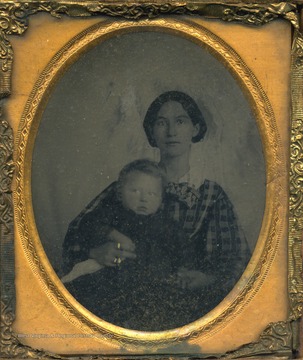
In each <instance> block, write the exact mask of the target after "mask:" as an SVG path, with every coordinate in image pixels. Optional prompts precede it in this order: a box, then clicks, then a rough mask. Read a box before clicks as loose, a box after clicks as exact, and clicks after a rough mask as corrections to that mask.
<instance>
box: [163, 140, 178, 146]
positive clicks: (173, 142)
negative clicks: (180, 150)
mask: <svg viewBox="0 0 303 360" xmlns="http://www.w3.org/2000/svg"><path fill="white" fill-rule="evenodd" d="M165 144H166V145H168V146H174V145H179V144H180V141H166V142H165Z"/></svg>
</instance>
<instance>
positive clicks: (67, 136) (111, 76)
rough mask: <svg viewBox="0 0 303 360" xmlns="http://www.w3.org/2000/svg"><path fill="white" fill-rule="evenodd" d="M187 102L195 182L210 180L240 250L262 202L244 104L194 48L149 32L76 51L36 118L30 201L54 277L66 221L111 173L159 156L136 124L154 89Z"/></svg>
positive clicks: (228, 79) (252, 234)
mask: <svg viewBox="0 0 303 360" xmlns="http://www.w3.org/2000/svg"><path fill="white" fill-rule="evenodd" d="M169 90H180V91H183V92H186V93H187V94H189V95H190V96H192V97H193V98H194V99H195V100H196V101H197V103H198V105H199V107H200V108H201V110H202V112H203V113H204V116H205V118H206V121H207V124H208V132H207V134H206V137H205V139H204V141H203V142H201V143H198V144H195V145H193V147H192V158H191V167H192V169H195V175H196V176H197V178H198V179H201V182H203V179H205V178H208V179H210V180H215V181H216V182H218V183H219V184H220V185H221V186H222V187H223V188H224V190H225V191H226V193H227V194H228V196H229V198H230V199H231V201H232V203H233V204H234V206H235V211H236V213H237V215H238V218H239V224H240V225H241V227H242V229H243V231H244V233H245V235H246V237H247V240H248V242H249V245H250V247H251V248H253V247H254V246H255V244H256V241H257V238H258V234H259V230H260V226H261V221H262V217H263V212H264V204H265V165H264V159H263V154H262V146H261V142H260V136H259V133H258V130H257V126H256V122H255V119H254V117H253V115H252V111H251V106H250V104H249V103H248V102H247V100H246V98H245V97H244V95H243V93H242V91H241V89H240V87H239V85H238V84H237V82H236V81H235V79H234V78H233V77H232V76H231V74H230V73H229V71H228V70H227V69H226V68H225V67H224V65H223V64H221V63H220V62H219V61H218V60H217V59H216V58H214V57H213V56H212V55H211V54H209V53H208V52H207V50H205V49H204V48H202V47H200V46H198V45H196V44H194V43H192V42H190V41H189V40H186V39H183V38H180V37H177V36H173V35H168V34H164V33H159V32H138V33H132V34H125V35H120V36H118V37H115V38H112V39H109V40H107V41H105V42H103V43H101V44H99V45H97V46H96V47H95V48H93V49H92V50H90V51H89V52H88V53H85V54H83V55H82V56H81V57H80V59H79V60H78V61H77V62H76V63H74V64H73V65H72V66H71V67H70V68H69V70H68V71H67V72H66V73H65V74H64V76H63V77H62V79H61V80H60V81H59V82H58V84H57V86H56V87H55V89H54V91H53V93H52V94H51V97H50V100H49V102H48V104H47V107H46V109H45V111H44V114H43V116H42V120H41V124H40V127H39V132H38V135H37V139H36V143H35V147H34V152H33V163H32V196H33V207H34V213H35V220H36V224H37V228H38V232H39V235H40V239H41V242H42V244H43V246H44V249H45V251H46V254H47V255H48V257H49V260H50V262H51V264H52V265H53V267H54V268H55V270H56V271H58V272H59V271H60V267H61V261H62V259H61V250H62V242H63V239H64V236H65V233H66V230H67V227H68V224H69V223H70V221H71V220H72V219H73V218H74V217H75V216H76V215H77V214H78V213H79V212H80V211H81V210H82V209H83V208H84V207H85V205H86V204H87V203H88V202H89V201H90V200H91V199H93V198H94V197H95V196H96V195H97V194H98V193H100V191H101V190H102V189H104V188H105V187H106V186H107V185H109V184H110V183H111V182H112V181H114V180H115V179H116V178H117V175H118V173H119V171H120V170H121V168H122V167H123V166H124V165H125V164H126V163H128V162H130V161H132V160H134V159H137V158H151V159H153V160H156V161H157V160H159V154H158V150H157V149H152V148H151V147H150V146H149V144H148V142H147V140H146V137H145V133H144V131H143V127H142V122H143V119H144V116H145V113H146V110H147V108H148V106H149V105H150V103H151V102H152V101H153V100H154V99H155V98H156V97H157V96H158V95H159V94H161V93H162V92H164V91H169Z"/></svg>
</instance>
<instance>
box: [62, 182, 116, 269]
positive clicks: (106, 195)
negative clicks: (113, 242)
mask: <svg viewBox="0 0 303 360" xmlns="http://www.w3.org/2000/svg"><path fill="white" fill-rule="evenodd" d="M115 197H116V183H113V184H111V185H110V186H109V187H108V188H106V189H105V190H104V191H102V193H100V194H99V195H98V196H97V197H96V198H95V199H94V200H93V201H92V202H90V203H89V204H88V205H87V206H86V207H85V209H84V210H82V211H81V213H80V214H79V215H78V216H77V217H76V218H75V219H74V220H73V221H72V222H71V223H70V224H69V227H68V230H67V233H66V235H65V238H64V242H63V251H62V258H63V266H62V271H63V273H64V274H66V273H68V272H69V271H70V270H71V269H72V268H73V266H74V265H75V264H76V263H78V262H80V261H84V260H87V259H88V258H89V251H90V249H92V248H94V247H97V246H99V245H102V243H104V242H105V241H106V236H107V234H108V233H109V232H110V230H111V227H110V225H109V220H108V219H107V217H105V216H102V213H104V214H105V213H106V211H107V209H108V208H109V204H111V205H112V202H113V201H114V200H115ZM101 219H102V220H101Z"/></svg>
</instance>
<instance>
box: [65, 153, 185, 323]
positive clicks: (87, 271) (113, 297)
mask: <svg viewBox="0 0 303 360" xmlns="http://www.w3.org/2000/svg"><path fill="white" fill-rule="evenodd" d="M164 187H165V178H164V175H163V173H162V170H161V169H160V168H159V166H158V165H157V164H156V163H154V162H152V161H149V160H136V161H134V162H132V163H130V164H128V165H126V166H125V167H124V168H123V169H122V171H121V172H120V175H119V179H118V182H117V184H116V190H115V194H114V196H113V197H112V198H111V199H110V201H108V203H103V204H102V207H100V208H99V209H95V210H94V211H92V212H91V213H88V214H87V215H86V216H85V217H84V218H83V219H82V220H81V224H80V227H79V229H80V232H81V238H83V239H84V240H85V242H86V246H87V247H88V248H89V249H92V248H96V247H98V246H101V245H103V244H105V243H108V242H109V240H108V235H109V234H110V232H111V231H113V230H115V231H118V232H119V233H121V234H123V235H125V236H127V237H128V238H129V239H131V240H132V241H133V243H134V245H135V254H136V257H135V258H126V259H124V260H123V261H122V262H121V263H118V264H117V266H116V267H110V266H102V265H100V264H99V263H98V262H97V261H95V260H93V259H89V260H86V261H83V262H80V263H78V264H76V265H75V266H74V268H73V269H72V271H71V272H70V273H69V274H67V275H66V276H64V277H63V278H62V281H63V282H65V283H66V287H67V289H68V290H69V291H70V292H71V293H72V294H73V295H74V297H75V298H76V299H77V300H78V301H79V302H80V303H81V304H82V305H84V306H85V307H86V308H87V309H89V310H91V311H92V312H93V313H94V314H96V315H98V316H100V317H102V318H103V319H104V320H107V321H109V322H112V323H114V324H116V325H120V326H126V327H128V328H137V329H138V328H139V329H140V330H145V327H146V326H147V330H153V328H152V326H153V325H152V324H151V319H153V321H155V323H157V330H160V329H159V326H160V327H161V326H164V327H165V328H166V329H167V328H169V327H176V326H175V325H174V324H175V322H176V317H178V316H179V315H180V314H178V311H177V307H176V305H175V304H176V299H173V297H174V295H173V294H174V293H175V290H174V288H175V287H176V286H175V285H176V277H177V270H178V266H179V265H180V258H181V256H182V254H181V252H182V248H183V246H182V245H184V244H185V243H186V242H185V237H184V235H183V231H182V229H180V227H179V226H178V224H177V223H175V222H172V221H171V220H169V219H168V216H167V214H166V213H165V211H164V210H163V209H162V200H163V191H164ZM81 248H83V246H81ZM113 260H114V259H113ZM170 295H171V296H172V299H171V301H166V302H165V303H164V302H163V300H164V299H167V298H168V297H169V296H170ZM160 314H161V315H160ZM159 316H160V320H157V317H159ZM165 318H166V319H167V320H166V321H165ZM181 321H182V320H181ZM170 322H171V324H172V325H170Z"/></svg>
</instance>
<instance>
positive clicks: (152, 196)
mask: <svg viewBox="0 0 303 360" xmlns="http://www.w3.org/2000/svg"><path fill="white" fill-rule="evenodd" d="M164 183H165V178H164V175H163V173H162V171H161V170H160V168H159V167H158V165H157V164H156V163H154V162H152V161H149V160H136V161H134V162H132V163H130V164H128V165H126V166H125V167H124V168H123V169H122V170H121V172H120V174H119V179H118V183H117V186H116V196H115V198H114V199H111V201H110V202H108V203H107V204H103V209H102V210H100V211H95V212H94V213H90V214H88V215H87V216H86V217H85V218H84V219H83V220H82V223H81V226H80V231H81V233H82V234H83V235H84V237H85V239H86V246H87V247H88V248H90V249H91V248H95V247H98V246H101V245H102V244H104V243H105V242H107V241H109V240H108V239H107V237H108V235H109V233H110V232H111V231H112V230H116V231H119V233H120V234H124V235H126V236H127V237H129V238H130V239H131V240H134V242H135V245H136V252H138V251H139V250H140V249H141V250H142V251H143V250H146V249H143V248H142V245H143V243H148V242H149V241H151V240H153V242H154V243H158V242H159V239H158V237H159V232H161V233H163V232H164V233H165V234H164V233H163V234H161V235H165V238H163V236H162V238H163V239H162V240H165V241H164V243H166V244H167V245H168V242H169V239H168V238H170V239H171V237H172V235H173V234H176V231H174V227H175V226H176V224H175V223H173V224H172V223H171V222H170V224H169V225H174V226H173V227H171V226H168V223H167V222H169V221H168V219H167V218H166V217H165V215H164V212H163V210H162V209H160V208H161V207H162V196H163V188H164ZM104 205H105V206H104ZM164 218H165V219H164ZM163 220H165V223H164V222H163ZM159 221H160V223H159ZM160 225H161V227H162V226H164V229H163V228H161V229H159V227H160ZM168 231H169V232H170V233H169V232H168ZM139 239H140V241H139ZM175 241H176V239H174V241H172V242H171V244H170V247H171V246H173V247H174V246H175ZM118 246H120V244H119V243H118ZM158 246H159V244H158ZM160 246H161V247H163V246H164V244H163V242H161V245H160ZM137 247H139V249H137ZM166 247H168V246H166ZM139 255H142V256H146V254H138V255H137V256H139ZM115 260H116V262H117V266H119V267H125V266H124V265H125V264H122V261H121V259H119V258H118V259H113V261H115ZM125 261H126V262H128V261H129V260H128V259H126V260H125ZM102 268H103V266H102V265H100V264H99V263H98V262H97V261H96V260H94V259H88V260H85V261H81V262H79V263H77V264H76V265H75V266H74V267H73V269H72V271H70V272H69V273H68V274H67V275H65V276H64V277H63V278H62V279H61V281H62V282H63V283H67V282H70V281H72V280H75V279H76V278H78V277H79V276H82V275H85V274H89V273H93V272H96V271H98V270H100V269H102Z"/></svg>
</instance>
